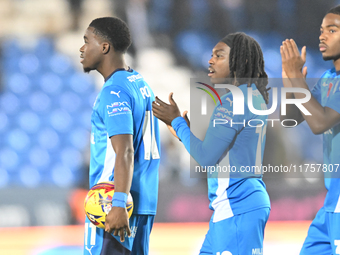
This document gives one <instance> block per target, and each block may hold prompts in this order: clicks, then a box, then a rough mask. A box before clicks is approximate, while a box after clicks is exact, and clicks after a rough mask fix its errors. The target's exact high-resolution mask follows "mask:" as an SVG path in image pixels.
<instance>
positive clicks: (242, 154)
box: [171, 84, 270, 222]
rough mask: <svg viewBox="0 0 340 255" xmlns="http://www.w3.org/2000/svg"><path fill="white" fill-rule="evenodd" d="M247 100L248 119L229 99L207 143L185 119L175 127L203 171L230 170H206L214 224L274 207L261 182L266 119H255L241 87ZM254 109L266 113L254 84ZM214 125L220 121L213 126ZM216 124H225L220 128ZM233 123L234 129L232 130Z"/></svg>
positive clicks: (217, 109)
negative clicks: (237, 111) (236, 112)
mask: <svg viewBox="0 0 340 255" xmlns="http://www.w3.org/2000/svg"><path fill="white" fill-rule="evenodd" d="M238 88H240V89H241V91H242V92H243V95H244V98H245V100H244V114H243V115H234V114H233V107H232V105H233V100H234V99H233V95H232V93H231V92H229V93H227V94H226V95H224V96H223V97H222V98H221V100H222V105H220V103H218V105H217V106H216V107H215V109H214V112H213V114H212V116H211V119H210V123H209V128H208V130H207V133H206V136H205V139H204V141H201V140H199V139H198V138H197V137H195V136H194V135H193V134H192V133H191V132H190V130H189V127H188V126H187V125H186V123H185V120H184V119H183V118H182V117H178V118H176V119H175V120H173V122H172V123H171V124H172V126H173V128H174V129H175V131H176V133H177V135H178V137H179V138H180V139H181V140H182V142H183V143H184V145H185V147H186V149H187V150H188V152H189V153H190V154H191V155H192V156H193V158H194V159H195V160H196V161H197V162H198V163H199V164H200V165H201V166H202V167H208V168H209V167H210V168H211V167H212V166H214V167H215V169H220V170H221V169H223V168H224V169H225V170H226V169H228V170H226V171H220V170H219V172H218V171H215V172H212V171H207V174H208V196H209V200H210V205H209V207H210V209H212V210H213V211H214V215H213V222H218V221H221V220H224V219H227V218H230V217H232V216H234V215H236V214H241V213H245V212H249V211H252V210H255V209H259V208H264V207H270V202H269V196H268V193H267V191H266V187H265V184H264V182H263V181H262V171H261V170H262V168H261V167H262V160H263V152H264V147H265V140H266V139H265V138H266V127H267V122H266V119H267V115H256V114H254V113H252V112H251V111H250V110H249V107H248V102H247V98H248V87H247V85H246V84H243V85H240V86H239V87H238ZM251 93H252V98H253V106H254V108H255V109H257V110H261V109H263V110H266V109H267V107H266V104H265V101H264V99H263V97H262V95H261V93H260V92H259V91H258V90H257V88H256V86H255V85H254V84H252V86H251ZM214 120H215V121H214ZM216 120H219V121H218V122H219V123H222V122H223V121H222V120H224V122H225V124H218V125H216V123H217V122H216ZM231 123H233V125H231Z"/></svg>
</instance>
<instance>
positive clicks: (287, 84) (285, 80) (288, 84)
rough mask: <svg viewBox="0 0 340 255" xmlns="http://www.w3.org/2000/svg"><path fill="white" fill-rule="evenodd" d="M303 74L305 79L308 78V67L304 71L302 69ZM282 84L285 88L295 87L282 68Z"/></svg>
mask: <svg viewBox="0 0 340 255" xmlns="http://www.w3.org/2000/svg"><path fill="white" fill-rule="evenodd" d="M302 74H303V77H304V78H305V79H306V77H307V66H305V67H304V68H303V69H302ZM282 83H283V87H285V88H291V87H293V86H292V83H291V81H290V80H289V78H288V76H287V74H286V72H285V70H284V69H283V67H282Z"/></svg>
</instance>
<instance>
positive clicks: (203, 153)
mask: <svg viewBox="0 0 340 255" xmlns="http://www.w3.org/2000/svg"><path fill="white" fill-rule="evenodd" d="M169 101H170V105H169V104H167V103H165V102H163V101H162V100H160V99H159V98H158V97H156V101H155V102H153V104H152V108H153V114H154V115H155V116H156V117H157V118H158V119H160V120H161V121H163V122H164V123H165V124H167V125H170V124H171V125H172V127H173V128H174V130H175V131H176V134H177V136H178V137H179V138H180V139H181V141H182V143H183V144H184V146H185V148H186V150H187V151H188V152H189V153H190V155H191V156H192V157H193V158H194V159H195V160H196V161H197V162H198V163H199V164H200V165H201V166H212V165H215V164H216V163H217V161H218V160H219V158H220V157H221V155H222V154H223V152H224V151H225V150H226V149H227V148H228V146H229V145H230V143H231V142H232V140H233V139H234V136H235V135H236V130H234V129H232V128H223V131H222V132H218V128H221V126H219V127H216V129H215V130H212V128H211V127H209V128H208V131H207V133H206V135H205V138H204V141H201V140H200V139H198V138H197V137H196V136H194V135H193V134H192V133H191V132H190V128H189V127H188V124H187V122H186V119H184V118H183V117H181V115H180V111H179V109H178V106H177V104H176V102H175V101H174V100H173V98H172V94H170V97H169ZM221 133H223V136H220V137H219V136H218V135H217V134H221Z"/></svg>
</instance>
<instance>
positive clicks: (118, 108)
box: [107, 107, 131, 115]
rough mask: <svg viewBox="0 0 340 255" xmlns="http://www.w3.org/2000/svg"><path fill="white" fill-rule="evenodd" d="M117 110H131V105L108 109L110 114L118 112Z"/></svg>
mask: <svg viewBox="0 0 340 255" xmlns="http://www.w3.org/2000/svg"><path fill="white" fill-rule="evenodd" d="M117 112H131V110H130V108H129V107H116V108H112V111H111V112H110V111H107V114H108V115H111V114H114V113H117Z"/></svg>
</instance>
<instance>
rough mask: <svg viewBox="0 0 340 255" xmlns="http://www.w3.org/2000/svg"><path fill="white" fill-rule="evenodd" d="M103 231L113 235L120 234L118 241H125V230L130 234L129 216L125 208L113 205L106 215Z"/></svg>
mask: <svg viewBox="0 0 340 255" xmlns="http://www.w3.org/2000/svg"><path fill="white" fill-rule="evenodd" d="M105 231H106V232H108V233H110V234H111V233H112V232H113V235H114V236H118V235H119V236H120V241H121V242H124V241H125V232H126V233H127V235H128V236H131V230H130V227H129V216H128V212H127V210H126V208H123V207H116V206H113V207H112V209H111V211H110V212H109V213H108V214H107V215H106V219H105Z"/></svg>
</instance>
